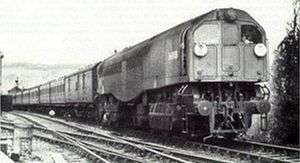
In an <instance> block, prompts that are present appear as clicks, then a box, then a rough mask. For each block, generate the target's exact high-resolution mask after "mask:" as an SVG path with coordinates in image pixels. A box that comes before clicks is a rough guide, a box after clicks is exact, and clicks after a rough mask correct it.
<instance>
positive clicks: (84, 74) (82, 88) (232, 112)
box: [13, 8, 270, 138]
mask: <svg viewBox="0 0 300 163" xmlns="http://www.w3.org/2000/svg"><path fill="white" fill-rule="evenodd" d="M267 53H268V48H267V38H266V34H265V31H264V29H263V28H262V27H261V26H260V25H259V24H258V22H256V21H255V20H254V19H253V18H252V17H251V16H250V15H249V14H248V13H246V12H245V11H242V10H239V9H234V8H224V9H215V10H212V11H210V12H208V13H206V14H203V15H201V16H199V17H196V18H194V19H191V20H189V21H186V22H184V23H182V24H179V25H177V26H175V27H173V28H171V29H169V30H166V31H164V32H162V33H160V34H158V35H156V36H154V37H152V38H150V39H148V40H145V41H143V42H141V43H139V44H137V45H134V46H131V47H128V48H125V49H123V50H122V51H120V52H117V53H115V54H114V55H112V56H111V57H109V58H107V59H105V60H104V61H101V62H98V63H96V64H93V65H92V66H89V67H87V68H84V69H81V70H80V71H78V72H75V73H73V74H71V75H66V76H63V77H61V78H59V79H56V80H53V81H49V82H47V83H44V84H41V85H38V86H35V87H32V88H28V89H25V90H22V91H20V92H17V93H15V94H14V95H13V104H14V107H15V108H18V109H24V110H30V111H40V112H49V111H50V110H51V111H52V112H55V113H56V114H58V115H64V114H69V115H72V116H76V117H85V118H90V119H95V120H96V121H98V122H99V123H100V124H103V125H109V126H127V127H134V128H143V129H151V130H158V131H162V132H170V133H178V134H184V135H189V136H199V137H202V138H208V137H211V136H225V137H234V136H236V135H238V134H242V133H245V132H246V131H247V129H248V128H249V127H250V126H251V121H252V115H253V114H260V115H261V117H262V120H264V121H263V124H265V122H266V121H265V120H266V115H267V113H268V112H269V110H270V103H269V102H268V98H269V91H268V89H267V87H265V86H261V85H260V84H258V83H261V82H266V81H268V79H269V76H268V55H267Z"/></svg>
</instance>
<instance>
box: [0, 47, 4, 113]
mask: <svg viewBox="0 0 300 163" xmlns="http://www.w3.org/2000/svg"><path fill="white" fill-rule="evenodd" d="M3 57H4V55H3V54H2V52H1V51H0V116H1V117H2V105H1V101H2V59H3Z"/></svg>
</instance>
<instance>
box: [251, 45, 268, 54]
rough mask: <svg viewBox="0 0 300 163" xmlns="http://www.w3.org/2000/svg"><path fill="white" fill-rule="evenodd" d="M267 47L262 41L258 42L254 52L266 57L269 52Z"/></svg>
mask: <svg viewBox="0 0 300 163" xmlns="http://www.w3.org/2000/svg"><path fill="white" fill-rule="evenodd" d="M267 51H268V50H267V47H266V46H265V45H264V44H262V43H260V44H256V45H255V47H254V52H255V54H256V55H257V56H258V57H264V56H265V55H266V54H267Z"/></svg>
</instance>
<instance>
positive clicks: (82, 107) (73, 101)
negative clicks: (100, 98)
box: [64, 63, 99, 117]
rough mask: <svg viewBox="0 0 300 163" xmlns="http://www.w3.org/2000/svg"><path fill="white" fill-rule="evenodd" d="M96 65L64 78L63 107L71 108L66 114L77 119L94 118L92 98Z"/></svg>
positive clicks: (95, 87) (94, 90)
mask: <svg viewBox="0 0 300 163" xmlns="http://www.w3.org/2000/svg"><path fill="white" fill-rule="evenodd" d="M98 64H99V63H96V64H92V65H90V66H88V67H86V68H83V69H81V70H79V71H78V72H76V73H73V74H71V75H68V76H65V77H64V82H65V89H64V90H65V105H66V106H67V107H68V108H71V109H68V112H69V113H71V114H73V115H75V116H77V117H95V116H96V114H95V113H96V111H95V109H94V97H95V96H96V89H97V84H98V83H97V79H96V68H97V65H98ZM72 108H73V109H72Z"/></svg>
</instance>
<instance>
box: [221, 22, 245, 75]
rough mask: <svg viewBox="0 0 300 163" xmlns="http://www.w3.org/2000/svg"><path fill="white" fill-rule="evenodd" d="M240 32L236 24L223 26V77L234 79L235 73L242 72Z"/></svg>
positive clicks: (224, 24)
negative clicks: (239, 44)
mask: <svg viewBox="0 0 300 163" xmlns="http://www.w3.org/2000/svg"><path fill="white" fill-rule="evenodd" d="M238 34H239V30H238V26H237V24H235V23H223V24H222V43H223V47H222V53H221V55H222V56H221V57H222V60H221V64H222V66H221V69H222V72H223V75H222V76H231V77H234V76H236V75H235V72H237V71H239V70H240V59H241V56H240V51H239V47H238V43H239V35H238Z"/></svg>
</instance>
